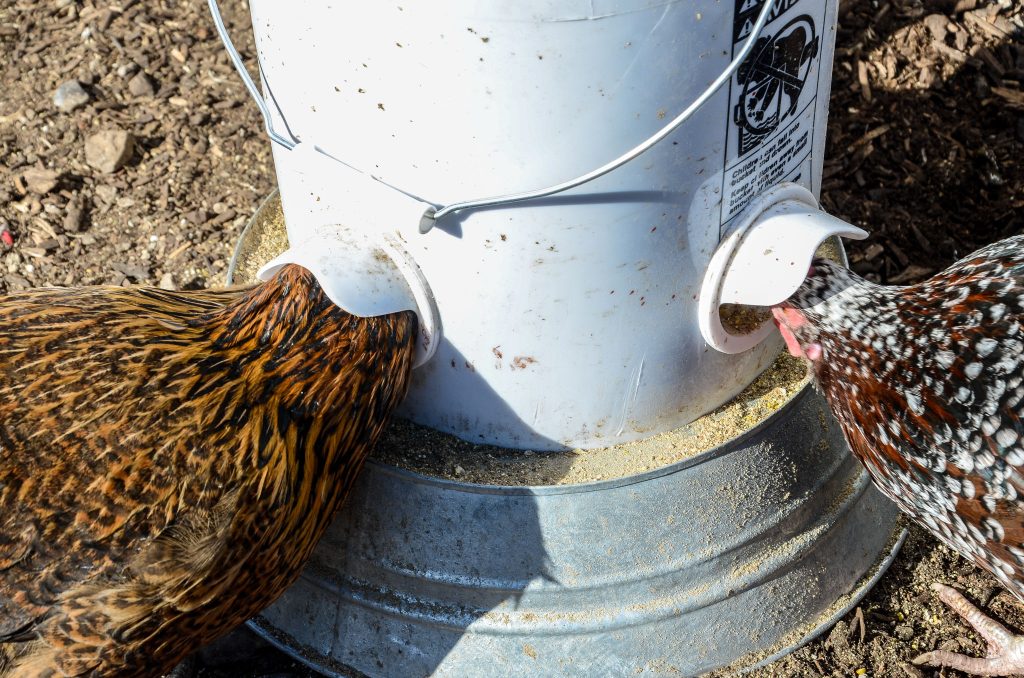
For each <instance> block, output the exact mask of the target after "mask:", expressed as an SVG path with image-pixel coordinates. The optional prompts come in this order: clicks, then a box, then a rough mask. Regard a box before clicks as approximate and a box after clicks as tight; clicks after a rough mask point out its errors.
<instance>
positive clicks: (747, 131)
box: [721, 0, 827, 224]
mask: <svg viewBox="0 0 1024 678" xmlns="http://www.w3.org/2000/svg"><path fill="white" fill-rule="evenodd" d="M735 2H736V12H735V14H734V15H733V16H734V19H733V53H734V54H735V52H736V50H738V49H739V48H740V47H741V46H742V45H743V43H744V42H746V40H747V39H748V38H749V37H750V33H751V31H752V30H753V27H754V22H755V21H757V17H758V15H759V14H760V12H761V10H762V9H763V8H764V3H765V2H772V4H773V8H772V10H771V15H770V17H769V21H768V24H767V25H766V26H765V27H764V29H763V30H762V31H761V35H759V36H758V38H757V41H756V42H755V43H754V49H753V51H752V52H751V53H750V56H748V57H747V59H746V60H745V61H744V62H743V64H742V65H741V66H740V68H739V70H738V71H737V73H736V75H735V76H733V78H732V81H731V82H730V83H729V106H730V110H729V125H728V130H729V132H728V135H729V138H728V145H727V149H726V155H725V158H726V160H725V173H724V178H723V186H722V219H721V223H723V224H724V223H726V222H728V221H729V220H731V219H732V218H733V217H735V216H736V215H737V214H738V213H739V212H740V210H742V209H743V206H744V205H746V204H747V202H749V201H750V199H751V198H753V197H754V196H756V195H758V194H760V193H761V192H763V191H764V190H766V189H768V188H771V187H772V186H774V185H775V184H777V183H779V182H780V181H799V180H800V179H801V178H804V179H805V181H804V182H802V183H805V184H806V185H809V182H807V181H806V175H808V174H809V173H810V169H811V168H810V156H811V150H812V147H813V143H814V123H815V117H816V115H817V113H818V111H817V109H818V101H817V99H818V83H819V79H820V77H821V74H820V64H821V36H820V34H819V30H820V27H821V26H823V25H824V19H825V8H826V4H827V3H826V2H825V0H735ZM822 114H824V111H822Z"/></svg>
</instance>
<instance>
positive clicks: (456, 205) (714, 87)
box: [207, 0, 775, 233]
mask: <svg viewBox="0 0 1024 678" xmlns="http://www.w3.org/2000/svg"><path fill="white" fill-rule="evenodd" d="M762 1H763V2H764V7H763V8H762V9H761V12H760V13H759V14H758V15H757V21H755V22H754V26H753V28H752V29H751V31H750V35H749V36H748V37H747V41H746V42H744V43H743V47H741V48H740V51H739V52H737V53H736V56H734V57H733V59H732V61H730V62H729V65H728V66H727V67H726V69H725V70H724V71H722V72H721V73H720V74H719V75H718V77H717V78H715V79H714V80H713V81H712V82H711V84H710V85H708V86H707V88H705V89H704V91H703V92H701V94H700V96H698V97H697V98H696V99H694V100H693V102H692V103H691V104H690V105H689V106H687V107H686V108H685V109H684V110H683V112H682V113H680V114H679V115H677V116H676V117H675V118H673V119H672V120H671V121H670V122H669V123H668V124H667V125H665V126H664V127H662V128H661V129H660V130H658V131H657V132H655V133H654V134H653V135H652V136H651V137H649V138H648V139H647V140H645V141H643V142H641V143H640V144H638V145H637V146H635V147H633V148H631V149H630V150H628V151H626V152H625V153H623V154H622V155H620V156H619V157H617V158H615V159H614V160H612V161H610V162H608V163H605V164H604V165H602V166H600V167H598V168H597V169H595V170H592V171H590V172H587V173H586V174H583V175H580V176H578V177H576V178H575V179H569V180H568V181H563V182H562V183H560V184H555V185H554V186H548V187H547V188H539V189H536V190H533V191H523V192H521V193H508V194H506V195H498V196H493V197H490V198H477V199H475V200H465V201H462V202H453V203H449V204H448V205H434V206H432V207H429V208H427V210H426V212H424V214H423V218H422V219H421V220H420V233H427V232H428V231H430V229H432V228H433V227H434V224H435V223H436V222H437V220H438V219H440V218H442V217H444V216H445V215H447V214H451V213H452V212H458V211H460V210H467V209H474V208H479V207H498V206H501V205H509V204H512V203H517V202H523V201H524V200H533V199H535V198H545V197H547V196H549V195H555V194H557V193H563V192H565V191H568V190H569V189H571V188H576V187H577V186H581V185H583V184H585V183H588V182H590V181H593V180H594V179H597V178H598V177H601V176H604V175H605V174H608V173H609V172H611V171H612V170H615V169H618V168H619V167H621V166H623V165H625V164H626V163H628V162H629V161H630V160H633V159H634V158H636V157H637V156H639V155H641V154H642V153H644V152H645V151H647V150H649V149H650V148H651V147H652V146H654V145H655V144H657V143H658V142H659V141H661V140H662V139H664V138H665V137H667V136H668V135H669V134H671V133H672V132H674V131H675V130H676V128H678V127H679V126H680V125H682V124H683V123H684V122H686V121H687V120H688V119H689V118H690V116H692V115H693V114H694V113H695V112H697V110H698V109H699V108H700V107H701V106H703V105H704V104H705V103H707V101H708V100H709V99H710V98H711V97H712V96H714V94H715V93H716V92H717V91H718V90H719V89H721V87H722V85H724V84H725V83H726V82H727V81H728V80H730V79H731V78H732V76H733V75H734V74H735V73H736V71H738V70H739V68H740V66H741V65H742V64H743V62H744V61H745V60H746V58H747V57H748V56H749V55H750V53H751V52H752V51H753V49H754V44H755V43H756V42H757V39H758V37H760V35H761V31H762V30H763V29H764V27H765V25H766V24H767V23H768V19H769V18H770V17H771V14H772V8H773V6H774V5H775V2H774V0H762ZM207 3H208V4H209V6H210V13H211V14H212V15H213V23H214V25H215V26H216V27H217V34H218V35H219V36H220V39H221V41H222V42H223V43H224V46H225V47H226V48H227V51H228V56H229V57H230V58H231V63H232V64H234V66H235V70H237V71H238V74H239V75H240V76H241V77H242V82H243V83H245V88H246V89H247V90H249V94H250V95H252V98H253V99H254V100H255V101H256V105H257V106H259V109H260V113H261V114H262V115H263V123H264V126H265V127H266V130H267V134H268V135H270V139H271V140H272V141H274V142H275V143H277V144H280V145H281V146H284V147H285V148H287V149H288V150H291V149H293V148H295V146H297V145H298V142H297V141H294V140H292V139H286V138H285V137H283V136H281V135H280V134H278V133H277V132H276V131H275V130H274V124H273V122H272V121H271V118H270V109H269V108H268V107H267V102H266V101H265V100H264V99H263V96H262V95H261V94H260V91H259V90H258V89H257V88H256V83H254V82H253V80H252V77H251V76H250V75H249V71H247V70H246V69H245V64H243V63H242V57H241V56H240V55H239V54H238V50H236V49H235V46H234V44H232V42H231V36H230V35H228V31H227V28H226V27H225V26H224V19H223V18H222V17H221V15H220V7H219V6H218V5H217V0H207ZM368 176H370V177H371V178H373V179H374V180H375V181H378V182H380V183H382V184H384V185H385V186H388V187H389V188H393V189H395V190H400V189H397V188H396V187H394V186H391V185H390V184H388V183H386V182H385V181H383V180H382V179H380V178H378V177H376V176H373V175H372V174H370V175H368ZM402 192H403V193H404V191H402ZM406 195H408V193H407V194H406Z"/></svg>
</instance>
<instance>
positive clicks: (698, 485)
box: [252, 389, 898, 676]
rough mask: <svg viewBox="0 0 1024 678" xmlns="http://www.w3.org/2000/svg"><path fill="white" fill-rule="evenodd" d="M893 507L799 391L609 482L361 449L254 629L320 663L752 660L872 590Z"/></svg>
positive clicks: (629, 670) (620, 670)
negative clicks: (730, 435) (492, 475)
mask: <svg viewBox="0 0 1024 678" xmlns="http://www.w3.org/2000/svg"><path fill="white" fill-rule="evenodd" d="M895 520H896V510H895V508H894V507H893V505H892V504H891V503H890V502H888V501H886V500H885V499H884V498H883V497H882V496H881V495H879V494H878V493H877V492H876V491H875V490H874V488H873V487H872V486H871V485H870V483H869V481H868V479H867V477H866V475H865V474H864V472H863V471H862V469H861V468H860V465H859V463H858V462H857V461H856V460H854V459H853V458H852V456H851V455H850V454H849V453H848V452H847V451H846V449H845V444H844V442H843V440H842V437H841V434H840V432H839V431H838V430H837V428H836V425H835V423H834V421H833V419H832V418H831V416H829V415H827V414H826V412H825V408H824V404H823V402H822V400H821V398H820V396H818V395H817V394H816V393H814V392H813V391H812V390H810V389H805V390H804V391H803V392H802V393H801V394H800V395H798V396H797V397H796V398H795V399H794V400H793V401H792V402H791V403H790V404H789V405H788V406H786V407H784V408H783V409H782V410H780V411H779V412H778V414H777V415H776V416H775V417H773V418H772V419H770V420H768V421H767V422H765V423H764V424H763V425H761V426H758V427H756V428H755V429H753V430H751V431H748V432H747V433H745V434H744V435H742V436H741V437H739V438H737V439H736V440H734V441H732V442H730V443H728V444H726V445H723V446H721V447H719V448H717V449H714V450H711V451H709V452H708V453H706V454H703V455H701V456H699V457H697V458H695V459H692V460H689V461H684V462H681V463H678V464H675V465H672V466H668V467H666V468H662V469H658V470H656V471H651V472H648V473H645V474H642V475H638V476H632V477H626V478H621V479H617V480H612V481H607V482H598V483H588V484H582V485H568V486H547V487H499V486H486V485H471V484H467V483H459V482H454V481H450V480H443V479H439V478H433V477H428V476H424V475H420V474H417V473H412V472H409V471H405V470H402V469H399V468H396V467H393V466H387V465H383V464H380V463H375V462H371V463H370V464H369V465H368V467H367V469H366V471H365V473H364V474H363V476H362V478H361V479H360V482H359V484H358V487H357V489H356V491H355V493H354V496H353V497H352V498H351V500H350V501H349V504H348V506H347V507H346V509H345V511H344V512H343V513H342V514H341V515H340V516H339V518H338V520H337V521H336V522H335V523H334V525H333V526H332V527H331V528H330V530H329V532H328V534H327V536H326V537H325V538H324V540H323V541H322V542H321V544H320V546H319V547H318V548H317V551H316V553H315V555H314V557H313V560H312V562H311V563H310V564H309V566H308V567H307V569H306V571H305V572H304V574H303V575H302V577H301V578H300V580H299V582H298V583H297V584H296V585H295V586H294V587H293V588H292V589H291V590H289V591H288V592H287V593H286V594H285V595H284V596H283V597H282V598H281V600H279V601H278V602H277V603H276V604H275V605H273V606H272V607H271V608H269V609H268V610H266V611H265V612H264V613H263V615H262V616H261V617H260V618H258V619H256V620H254V621H253V622H252V626H253V628H255V629H256V630H257V631H258V632H260V633H261V634H262V635H264V636H265V637H267V638H268V639H270V640H271V641H273V642H275V643H277V644H278V645H280V646H281V647H282V648H283V649H285V650H286V651H287V652H289V653H292V654H294V655H295V656H296V657H298V658H300V659H301V660H302V661H304V662H306V663H308V664H310V665H311V666H314V667H315V668H317V669H318V670H320V671H323V672H325V673H327V674H328V675H350V671H349V670H348V669H356V670H358V671H360V672H363V673H365V674H368V675H371V676H428V675H435V676H508V675H525V674H527V673H529V674H530V675H564V676H597V675H632V674H634V673H637V672H641V671H653V672H659V673H671V674H673V675H687V676H689V675H697V674H700V673H702V672H705V671H708V670H712V669H715V668H719V667H722V666H726V665H730V664H731V665H734V666H736V667H743V666H752V665H760V664H763V663H766V662H767V661H770V660H772V659H774V658H776V657H778V656H781V655H782V654H785V653H786V652H788V651H789V650H791V649H793V648H795V647H797V646H799V645H800V644H802V643H803V642H806V640H808V639H809V638H811V637H813V636H814V635H815V634H816V633H818V632H820V631H822V630H824V629H826V628H828V627H829V626H831V624H832V623H834V621H835V620H836V619H838V617H839V616H840V615H842V614H843V613H845V612H846V611H847V610H848V609H850V607H851V606H852V605H854V604H855V603H856V602H857V601H858V600H859V599H860V597H862V596H863V595H864V594H865V593H866V592H867V591H868V590H869V588H870V587H871V586H872V585H873V584H874V582H875V581H876V579H877V577H878V576H880V574H881V573H882V572H883V571H884V569H885V568H886V567H887V566H888V563H889V561H890V559H891V557H892V556H893V555H894V554H895V551H896V549H897V548H898V543H894V542H893V540H892V535H893V530H894V525H895ZM837 601H838V602H837Z"/></svg>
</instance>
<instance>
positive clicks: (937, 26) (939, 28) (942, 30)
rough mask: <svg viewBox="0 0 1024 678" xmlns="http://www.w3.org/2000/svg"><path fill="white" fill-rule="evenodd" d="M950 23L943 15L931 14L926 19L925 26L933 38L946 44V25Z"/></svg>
mask: <svg viewBox="0 0 1024 678" xmlns="http://www.w3.org/2000/svg"><path fill="white" fill-rule="evenodd" d="M947 23H949V19H947V18H946V17H945V16H944V15H942V14H929V15H928V16H926V17H925V18H924V25H925V26H927V27H928V30H929V31H930V32H931V34H932V37H933V38H935V39H936V40H938V41H939V42H945V40H946V24H947Z"/></svg>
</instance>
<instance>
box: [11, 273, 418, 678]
mask: <svg viewBox="0 0 1024 678" xmlns="http://www.w3.org/2000/svg"><path fill="white" fill-rule="evenodd" d="M415 322H416V321H415V316H414V315H413V314H411V313H400V314H394V315H390V316H384V317H380V318H357V317H354V316H352V315H349V314H348V313H346V312H344V311H342V310H341V309H339V308H338V307H336V306H334V305H333V304H332V303H331V302H330V300H329V299H327V297H326V296H325V295H324V293H323V292H322V291H321V289H320V287H319V285H318V284H317V283H316V281H315V280H314V279H313V277H312V276H311V275H310V274H309V273H308V272H306V271H305V270H304V269H301V268H299V267H296V266H289V267H286V268H285V269H283V270H282V271H281V272H280V273H279V274H278V275H277V276H276V277H275V278H274V280H272V281H270V282H268V283H264V284H262V285H260V286H257V287H253V288H247V289H233V290H225V291H219V292H169V291H164V290H159V289H153V288H136V289H128V288H119V287H97V288H84V289H38V290H30V291H27V292H21V293H17V294H12V295H8V296H5V297H0V677H7V676H18V677H19V678H20V677H22V676H108V675H116V676H149V675H158V674H159V673H160V672H161V671H162V670H165V669H167V668H169V667H171V666H173V665H174V664H175V663H177V662H178V661H179V660H180V659H181V658H182V657H184V656H185V655H186V654H187V653H188V652H189V651H191V650H193V649H195V648H196V647H197V646H199V645H201V644H204V643H207V642H209V641H210V640H212V639H214V638H216V637H217V636H219V635H221V634H223V633H225V632H226V631H228V630H229V629H231V628H232V627H233V626H235V625H237V624H238V623H240V622H242V621H243V620H245V619H247V618H248V617H250V616H252V615H253V614H255V613H256V612H257V611H259V610H260V609H262V608H263V607H265V606H266V605H268V604H269V603H270V602H272V601H273V600H274V599H275V598H276V597H277V596H278V595H279V594H280V593H281V592H282V591H283V590H284V589H285V588H286V587H287V586H288V585H289V584H290V583H291V582H292V581H293V580H294V578H295V577H296V575H297V574H298V572H299V569H300V568H301V566H302V565H303V563H304V562H305V561H306V559H307V557H308V556H309V554H310V552H311V550H312V548H313V546H314V545H315V543H316V541H317V539H318V538H319V537H320V535H321V534H322V532H323V530H324V528H325V527H326V526H327V524H328V521H329V520H330V518H331V516H332V514H333V513H334V511H335V510H336V508H337V507H338V506H339V505H340V503H341V502H342V501H343V499H344V498H345V495H346V493H347V492H348V490H349V488H350V487H351V484H352V480H353V478H354V477H355V475H356V474H357V473H358V471H359V469H360V468H361V466H362V463H363V460H364V459H365V457H366V455H367V453H368V451H369V450H370V448H371V447H372V445H373V444H374V442H375V441H376V439H377V437H378V435H379V434H380V433H381V431H382V429H383V427H384V425H385V424H386V422H387V420H388V418H389V416H390V413H391V411H392V410H393V408H394V407H395V406H396V405H397V403H398V402H399V401H400V400H401V398H402V397H403V396H404V394H405V390H406V387H407V384H408V378H409V373H410V370H411V364H412V358H413V342H414V336H415V330H416V327H415Z"/></svg>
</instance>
